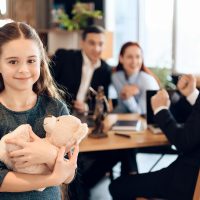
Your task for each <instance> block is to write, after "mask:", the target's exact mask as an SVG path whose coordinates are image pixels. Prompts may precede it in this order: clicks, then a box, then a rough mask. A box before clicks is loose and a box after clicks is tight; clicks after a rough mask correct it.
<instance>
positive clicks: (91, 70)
mask: <svg viewBox="0 0 200 200" xmlns="http://www.w3.org/2000/svg"><path fill="white" fill-rule="evenodd" d="M104 43H105V35H104V30H103V28H101V27H98V26H90V27H87V28H86V29H85V30H84V32H83V34H82V41H81V50H66V49H58V50H57V51H56V53H55V55H54V56H53V58H52V73H53V77H54V79H55V80H56V82H57V83H58V84H59V85H61V86H62V87H65V88H66V89H67V91H68V93H69V94H70V95H71V98H72V99H71V100H72V102H71V103H72V104H73V108H72V109H73V111H77V112H78V113H84V112H86V111H88V110H87V109H88V106H87V104H86V96H87V92H88V90H89V87H90V86H91V87H92V88H93V89H94V90H96V91H97V89H98V86H103V87H104V91H105V95H106V96H107V97H108V87H109V85H110V82H111V67H110V66H109V65H108V64H107V63H106V62H105V61H104V60H102V59H100V56H101V53H102V51H103V47H104ZM66 101H67V100H66ZM67 103H68V101H67Z"/></svg>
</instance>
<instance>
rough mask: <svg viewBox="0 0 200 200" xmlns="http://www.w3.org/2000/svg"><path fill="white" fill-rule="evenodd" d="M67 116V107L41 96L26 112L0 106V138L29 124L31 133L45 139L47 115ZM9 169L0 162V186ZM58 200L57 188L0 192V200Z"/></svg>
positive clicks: (58, 191) (58, 192)
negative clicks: (44, 122) (22, 125)
mask: <svg viewBox="0 0 200 200" xmlns="http://www.w3.org/2000/svg"><path fill="white" fill-rule="evenodd" d="M66 114H69V112H68V109H67V106H66V105H65V104H64V103H63V102H61V101H59V100H56V99H53V98H49V97H47V96H44V95H41V96H39V97H38V100H37V103H36V105H35V106H34V107H33V108H32V109H30V110H27V111H23V112H15V111H12V110H9V109H7V108H6V107H4V106H3V105H2V104H0V138H1V137H2V136H3V135H5V134H7V133H9V132H10V131H13V130H14V129H15V128H16V127H18V126H19V125H21V124H30V125H31V126H32V129H33V131H34V132H35V133H36V134H37V135H38V136H39V137H41V138H44V137H45V131H44V129H43V120H44V118H45V116H47V115H54V116H56V117H57V116H60V115H66ZM8 172H9V169H7V167H6V166H5V164H4V163H2V162H0V184H2V182H3V180H4V178H5V176H6V174H7V173H8ZM31 199H33V200H44V199H45V200H59V199H61V196H60V190H59V187H49V188H46V189H45V190H44V191H42V192H39V191H30V192H19V193H14V192H0V200H31Z"/></svg>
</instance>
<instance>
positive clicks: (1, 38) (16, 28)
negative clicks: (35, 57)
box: [0, 22, 64, 99]
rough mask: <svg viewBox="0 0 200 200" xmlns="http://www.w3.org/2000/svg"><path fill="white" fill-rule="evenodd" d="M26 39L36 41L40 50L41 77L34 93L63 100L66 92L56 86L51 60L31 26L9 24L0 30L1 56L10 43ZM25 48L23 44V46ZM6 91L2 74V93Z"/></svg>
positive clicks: (16, 23) (35, 84) (0, 76)
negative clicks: (50, 67)
mask: <svg viewBox="0 0 200 200" xmlns="http://www.w3.org/2000/svg"><path fill="white" fill-rule="evenodd" d="M20 38H24V39H27V40H32V41H34V42H35V43H36V44H37V46H38V48H39V50H40V59H41V63H40V77H39V79H38V80H37V81H36V82H35V83H34V85H33V91H34V92H35V93H36V94H37V95H40V94H45V95H48V96H50V97H53V98H57V99H62V97H63V96H64V92H63V91H61V90H60V89H58V87H57V86H56V84H55V82H54V80H53V78H52V76H51V73H50V69H49V58H48V56H47V54H46V51H45V48H44V46H43V43H42V41H41V40H40V38H39V36H38V34H37V32H36V31H35V29H33V28H32V27H31V26H29V25H28V24H26V23H23V22H11V23H7V24H6V25H4V26H3V27H1V28H0V56H1V54H2V46H3V45H5V44H7V43H8V42H10V41H13V40H16V39H20ZM22 48H23V44H22ZM4 89H5V87H4V82H3V77H2V75H1V74H0V92H2V91H3V90H4Z"/></svg>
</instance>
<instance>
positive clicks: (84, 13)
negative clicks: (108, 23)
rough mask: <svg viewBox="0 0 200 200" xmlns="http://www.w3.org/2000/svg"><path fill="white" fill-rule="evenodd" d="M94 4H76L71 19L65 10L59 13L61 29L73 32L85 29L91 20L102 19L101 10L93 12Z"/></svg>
mask: <svg viewBox="0 0 200 200" xmlns="http://www.w3.org/2000/svg"><path fill="white" fill-rule="evenodd" d="M91 5H92V4H88V3H80V2H78V3H76V4H75V5H74V6H73V9H72V18H70V17H69V16H68V15H67V14H66V13H65V12H64V11H63V10H60V11H59V12H58V16H57V18H58V25H59V27H61V28H63V29H66V30H69V31H73V30H80V29H83V28H85V27H86V26H87V25H88V22H89V20H91V19H102V12H101V11H100V10H93V9H92V6H91Z"/></svg>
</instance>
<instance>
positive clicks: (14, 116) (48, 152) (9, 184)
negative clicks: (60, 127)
mask: <svg viewBox="0 0 200 200" xmlns="http://www.w3.org/2000/svg"><path fill="white" fill-rule="evenodd" d="M47 61H48V60H47V56H46V54H45V50H44V47H43V45H42V42H41V40H40V39H39V37H38V35H37V33H36V32H35V30H34V29H33V28H31V27H30V26H28V25H27V24H25V23H20V22H11V23H8V24H6V25H4V26H3V27H1V28H0V120H1V121H0V137H2V136H3V135H5V134H6V133H8V132H9V131H12V130H14V129H15V128H16V127H17V126H19V125H20V124H26V123H28V124H30V125H31V126H32V130H33V131H32V130H30V135H31V137H32V140H31V142H22V141H21V140H15V141H13V140H9V141H7V142H8V143H12V144H16V145H18V146H21V148H22V149H20V150H17V151H13V152H10V154H9V155H10V157H11V158H12V161H13V162H14V163H15V165H16V166H18V167H25V166H29V165H32V164H41V163H46V164H47V166H48V167H49V168H50V169H52V173H51V174H47V175H30V174H21V173H16V172H13V171H10V170H9V169H7V168H6V166H5V165H4V163H2V162H0V199H1V200H3V199H6V200H7V199H9V200H12V199H15V200H17V199H20V200H22V199H23V200H25V199H37V200H40V199H42V200H43V199H51V200H54V199H55V200H58V199H60V191H59V187H58V186H59V185H60V184H61V183H63V182H66V183H69V182H70V181H71V180H72V178H73V177H74V174H75V169H76V161H77V156H78V147H77V146H76V147H75V151H74V153H73V155H70V159H69V160H64V154H65V148H64V147H63V148H61V149H60V150H59V152H58V155H57V152H56V150H55V149H54V148H53V146H51V145H50V144H48V143H46V142H44V141H42V139H40V137H42V138H43V137H45V131H44V129H43V120H44V118H45V116H46V115H49V114H50V115H54V116H59V115H64V114H68V110H67V107H66V105H65V104H64V103H62V101H61V100H60V99H61V98H60V95H59V91H58V90H57V88H56V86H55V83H54V82H53V80H52V77H51V75H50V72H49V68H48V63H47ZM34 132H35V133H36V134H37V135H38V136H39V137H38V136H37V135H35V134H34ZM68 146H69V149H70V148H71V147H72V146H73V142H72V141H71V142H70V141H69V145H68ZM44 187H46V189H45V190H44V191H42V192H39V191H35V190H37V189H39V188H44Z"/></svg>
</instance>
